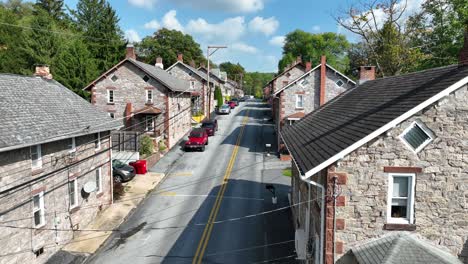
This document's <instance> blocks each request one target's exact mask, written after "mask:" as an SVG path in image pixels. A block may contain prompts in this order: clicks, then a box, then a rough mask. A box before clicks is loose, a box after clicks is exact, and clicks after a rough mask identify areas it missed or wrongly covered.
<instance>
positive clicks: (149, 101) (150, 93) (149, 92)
mask: <svg viewBox="0 0 468 264" xmlns="http://www.w3.org/2000/svg"><path fill="white" fill-rule="evenodd" d="M146 103H147V104H152V103H153V90H146Z"/></svg>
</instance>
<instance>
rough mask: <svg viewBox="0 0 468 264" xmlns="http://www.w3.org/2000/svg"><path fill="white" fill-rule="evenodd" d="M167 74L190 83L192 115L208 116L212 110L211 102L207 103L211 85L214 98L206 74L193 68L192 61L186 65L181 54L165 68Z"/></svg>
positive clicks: (211, 84) (212, 85) (211, 85)
mask: <svg viewBox="0 0 468 264" xmlns="http://www.w3.org/2000/svg"><path fill="white" fill-rule="evenodd" d="M166 71H167V72H168V73H169V74H171V75H172V76H174V77H175V78H178V79H180V80H184V81H187V82H189V83H190V90H189V91H190V94H191V104H192V109H191V111H192V115H194V116H195V115H198V114H200V113H201V114H202V115H203V116H208V113H209V111H214V104H213V102H212V103H211V105H208V101H209V98H210V96H209V91H210V88H209V87H211V98H212V101H213V100H214V99H213V98H214V84H213V81H212V80H210V86H208V76H207V75H206V74H205V73H203V72H201V71H199V70H197V69H195V65H194V63H192V65H187V64H186V63H184V57H183V54H179V55H178V57H177V62H176V63H174V64H172V65H171V66H170V67H169V68H167V70H166Z"/></svg>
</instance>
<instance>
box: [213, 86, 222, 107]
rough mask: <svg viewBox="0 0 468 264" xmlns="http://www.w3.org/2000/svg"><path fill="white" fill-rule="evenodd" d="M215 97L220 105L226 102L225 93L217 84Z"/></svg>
mask: <svg viewBox="0 0 468 264" xmlns="http://www.w3.org/2000/svg"><path fill="white" fill-rule="evenodd" d="M215 99H216V105H217V106H218V107H221V106H222V105H223V103H224V101H223V93H222V92H221V89H220V88H219V87H218V86H216V88H215Z"/></svg>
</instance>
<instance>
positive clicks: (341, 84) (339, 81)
mask: <svg viewBox="0 0 468 264" xmlns="http://www.w3.org/2000/svg"><path fill="white" fill-rule="evenodd" d="M335 84H336V85H338V86H339V87H341V86H343V84H344V82H343V81H342V80H338V81H336V83H335Z"/></svg>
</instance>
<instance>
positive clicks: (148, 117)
mask: <svg viewBox="0 0 468 264" xmlns="http://www.w3.org/2000/svg"><path fill="white" fill-rule="evenodd" d="M150 120H151V121H150ZM149 121H150V122H151V128H152V129H149V126H148V122H149ZM145 131H149V132H151V131H154V118H153V116H151V115H147V116H146V117H145Z"/></svg>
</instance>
